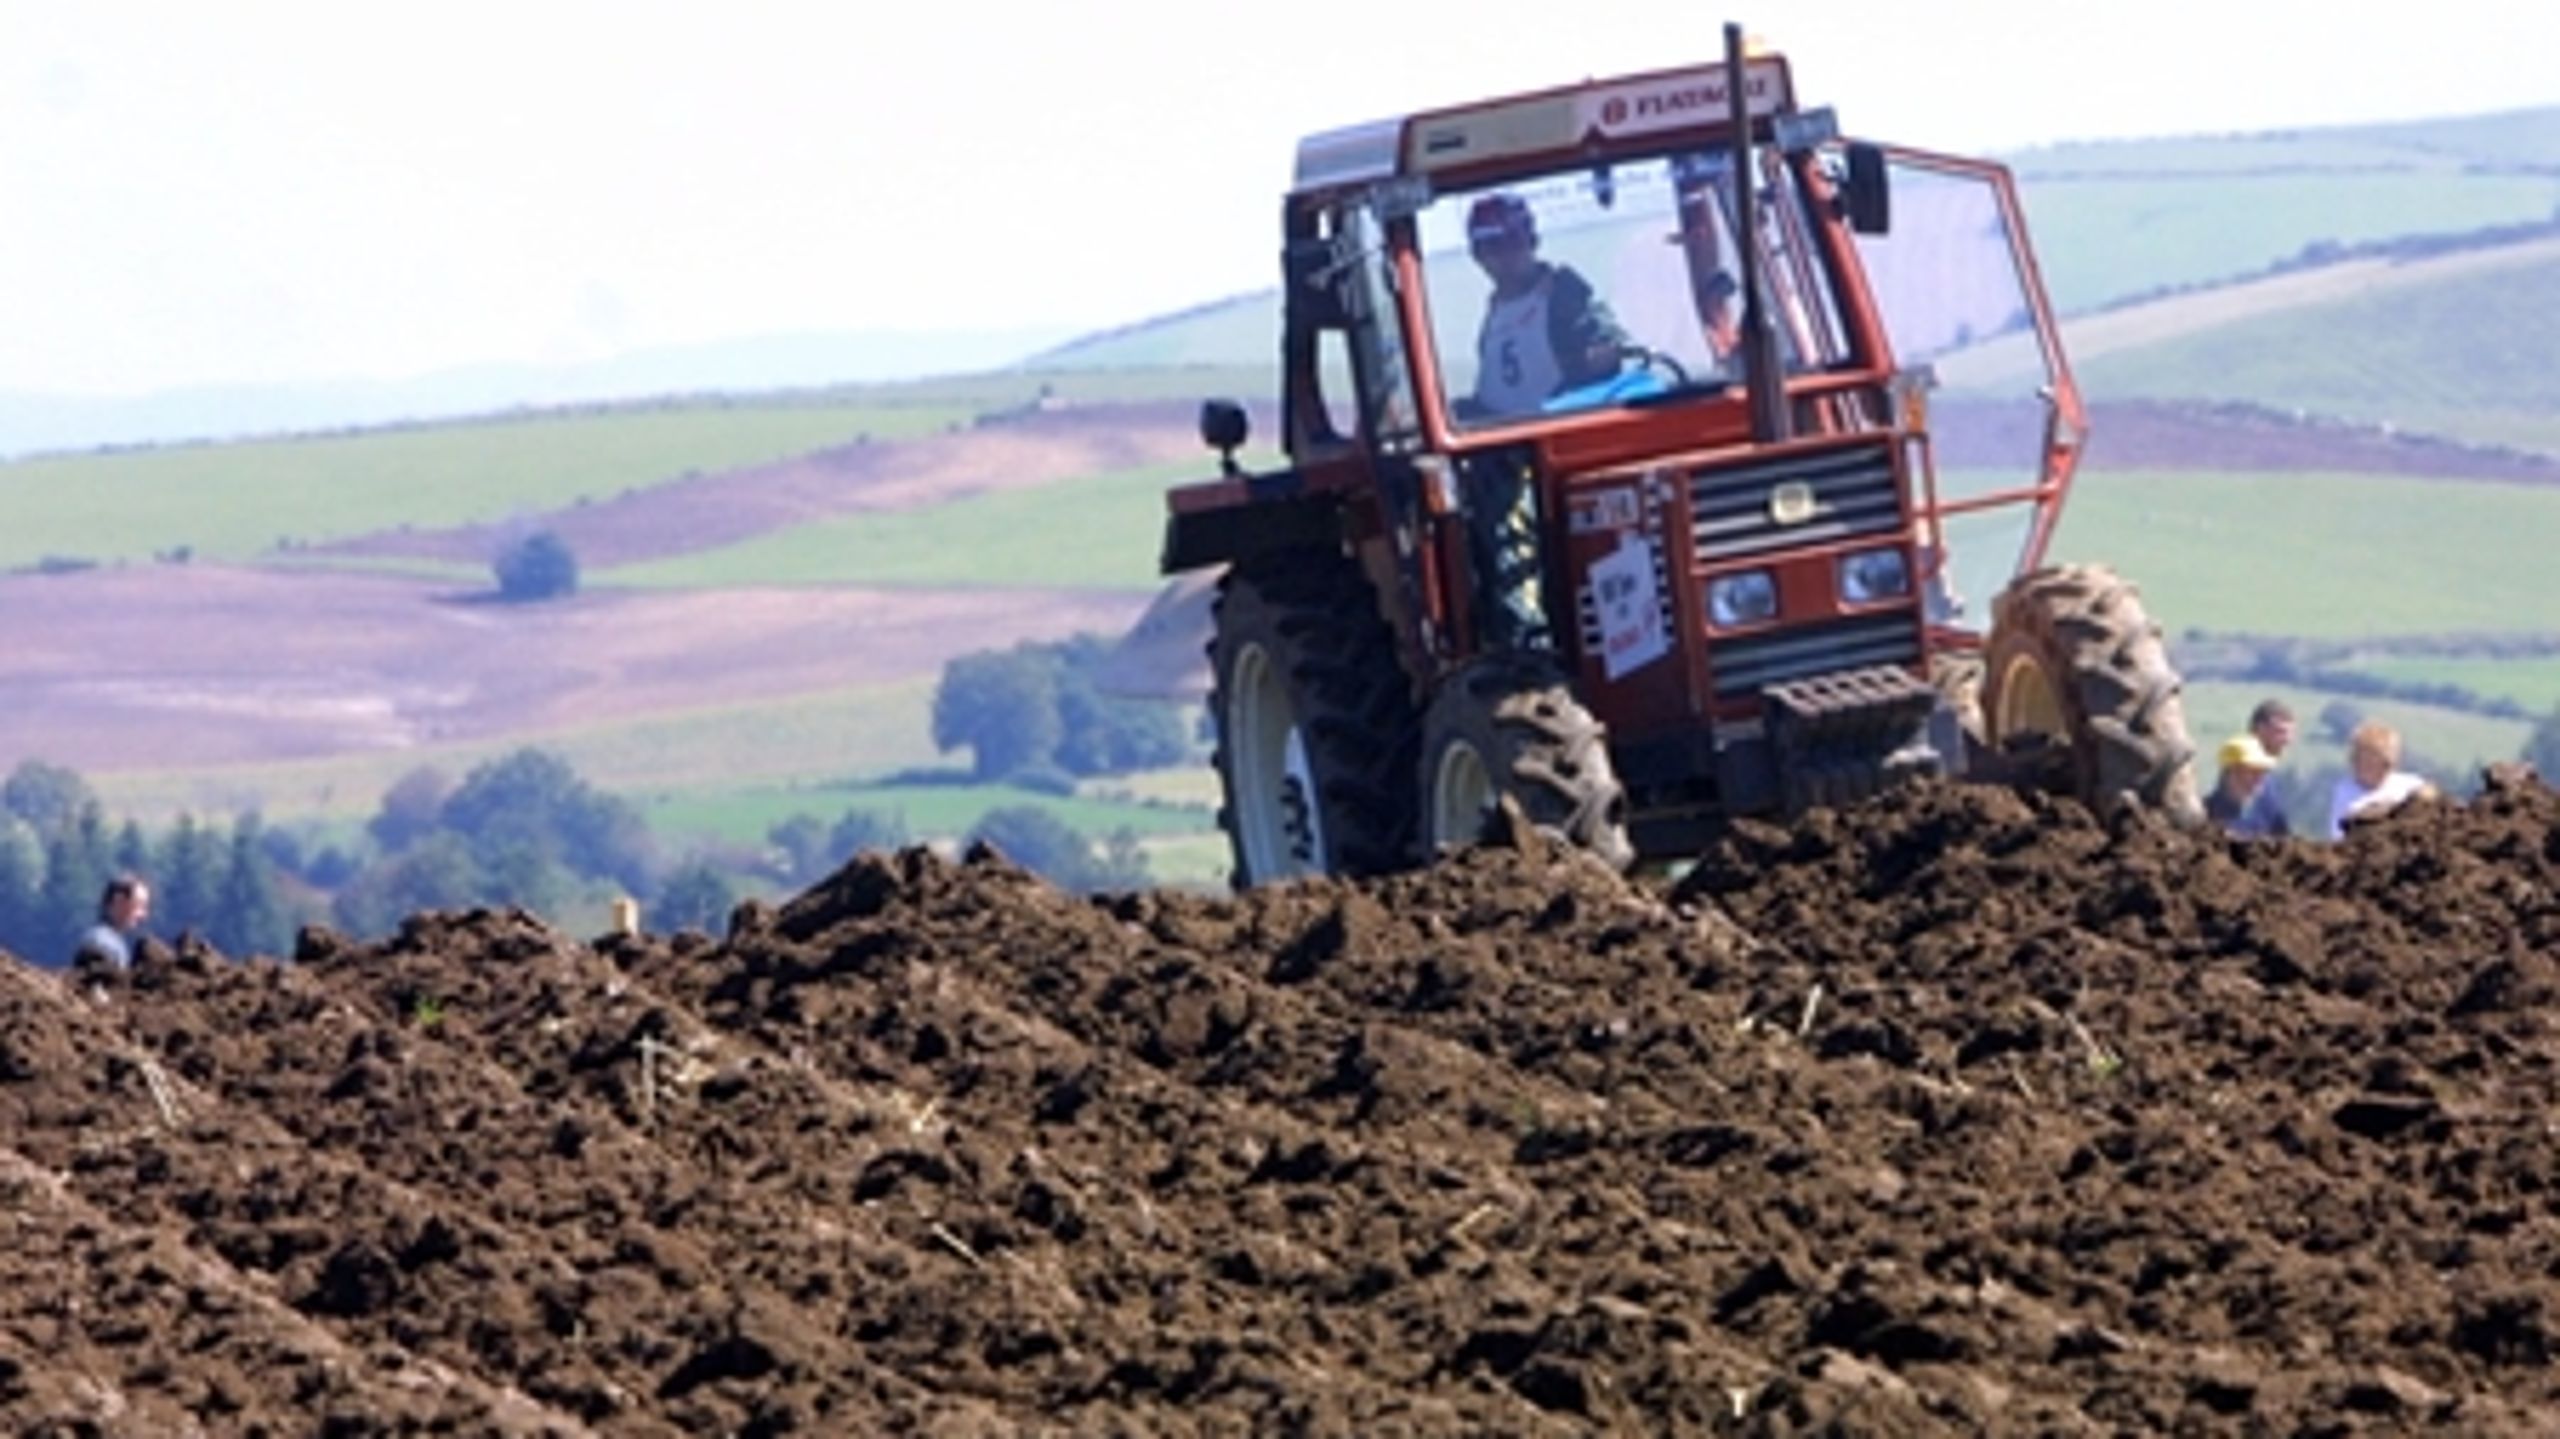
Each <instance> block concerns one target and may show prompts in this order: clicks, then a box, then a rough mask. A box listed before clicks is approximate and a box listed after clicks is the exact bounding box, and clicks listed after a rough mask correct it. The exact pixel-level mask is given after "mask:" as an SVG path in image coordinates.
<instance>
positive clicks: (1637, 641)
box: [1591, 535, 1671, 680]
mask: <svg viewBox="0 0 2560 1439" xmlns="http://www.w3.org/2000/svg"><path fill="white" fill-rule="evenodd" d="M1591 600H1592V607H1593V608H1594V609H1595V610H1597V611H1598V612H1599V615H1600V666H1601V668H1602V670H1603V671H1605V672H1606V673H1607V674H1608V676H1609V678H1610V679H1611V680H1616V679H1618V678H1620V677H1621V676H1624V675H1626V674H1629V673H1631V672H1633V671H1635V670H1640V669H1642V668H1644V667H1645V666H1646V665H1649V664H1651V663H1653V662H1654V661H1655V660H1658V659H1660V658H1662V657H1663V656H1664V655H1666V654H1669V653H1670V652H1671V636H1670V634H1669V633H1667V632H1666V631H1665V630H1664V629H1663V627H1662V591H1661V587H1660V584H1659V582H1658V580H1657V579H1656V576H1655V571H1654V566H1653V546H1651V545H1649V544H1646V543H1645V542H1644V540H1643V539H1642V538H1640V537H1638V536H1635V535H1628V536H1626V537H1625V538H1624V539H1622V540H1620V541H1619V543H1618V547H1617V548H1616V549H1614V550H1612V551H1610V552H1609V553H1608V554H1606V555H1603V556H1601V557H1600V558H1599V559H1598V560H1595V561H1593V562H1592V565H1591Z"/></svg>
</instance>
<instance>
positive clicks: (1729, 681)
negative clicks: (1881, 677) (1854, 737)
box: [1707, 614, 1920, 700]
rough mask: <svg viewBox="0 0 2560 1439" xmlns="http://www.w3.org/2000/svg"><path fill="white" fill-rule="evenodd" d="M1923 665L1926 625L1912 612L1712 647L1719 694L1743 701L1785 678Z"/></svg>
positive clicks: (1709, 648) (1831, 623)
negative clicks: (1922, 637) (1922, 635)
mask: <svg viewBox="0 0 2560 1439" xmlns="http://www.w3.org/2000/svg"><path fill="white" fill-rule="evenodd" d="M1918 663H1920V626H1919V624H1918V623H1917V622H1915V621H1914V620H1913V619H1912V617H1911V616H1910V615H1908V614H1896V615H1862V616H1860V617H1858V618H1856V619H1849V620H1830V621H1826V622H1824V623H1822V624H1818V625H1805V626H1803V627H1801V628H1798V629H1790V630H1776V631H1772V632H1770V633H1767V634H1757V635H1745V636H1743V637H1742V638H1740V639H1732V640H1718V641H1716V642H1714V643H1713V644H1710V645H1708V646H1707V664H1708V666H1709V668H1710V669H1711V670H1712V671H1713V673H1714V675H1715V685H1716V698H1717V699H1720V700H1729V699H1739V698H1741V697H1743V696H1745V695H1752V694H1757V693H1759V692H1760V691H1762V690H1765V689H1767V688H1768V687H1769V686H1771V685H1773V684H1778V683H1780V682H1782V681H1785V680H1801V679H1811V678H1813V677H1815V676H1817V675H1827V674H1832V673H1834V672H1836V671H1839V670H1855V669H1865V668H1867V667H1869V666H1872V665H1917V664H1918Z"/></svg>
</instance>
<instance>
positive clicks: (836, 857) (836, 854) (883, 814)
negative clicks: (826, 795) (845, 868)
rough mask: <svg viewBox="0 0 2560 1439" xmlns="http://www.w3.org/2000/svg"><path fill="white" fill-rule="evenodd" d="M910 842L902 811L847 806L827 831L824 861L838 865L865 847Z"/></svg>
mask: <svg viewBox="0 0 2560 1439" xmlns="http://www.w3.org/2000/svg"><path fill="white" fill-rule="evenodd" d="M913 842H914V837H913V836H912V835H910V834H909V833H908V831H907V812H906V811H905V810H902V809H899V810H876V809H849V810H846V811H845V812H844V815H843V817H842V818H840V819H838V820H837V821H836V823H835V828H833V829H831V830H828V831H827V861H828V863H829V865H830V866H833V865H839V864H842V863H844V862H845V861H846V860H849V859H851V858H853V857H854V856H855V855H857V854H860V853H861V852H862V851H864V850H866V849H883V850H886V849H899V848H902V847H904V846H906V845H908V844H911V843H913Z"/></svg>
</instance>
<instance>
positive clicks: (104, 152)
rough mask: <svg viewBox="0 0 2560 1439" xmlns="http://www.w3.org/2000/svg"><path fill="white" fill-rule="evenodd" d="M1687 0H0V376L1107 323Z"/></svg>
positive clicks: (1176, 298)
mask: <svg viewBox="0 0 2560 1439" xmlns="http://www.w3.org/2000/svg"><path fill="white" fill-rule="evenodd" d="M1761 8H1762V11H1763V12H1764V13H1759V14H1751V13H1736V15H1735V18H1739V19H1742V20H1744V21H1745V22H1747V23H1749V24H1750V25H1751V26H1752V28H1753V29H1754V31H1755V32H1757V33H1760V34H1762V35H1764V36H1765V37H1766V38H1767V39H1768V41H1769V42H1770V43H1771V44H1773V45H1774V46H1776V47H1777V48H1779V49H1780V50H1783V51H1785V52H1786V53H1787V54H1789V55H1790V56H1791V57H1792V58H1793V60H1794V62H1795V67H1796V81H1797V86H1798V89H1799V91H1800V92H1801V93H1802V94H1803V95H1804V96H1805V97H1806V98H1808V99H1810V100H1814V101H1817V102H1828V103H1832V104H1835V105H1836V106H1837V107H1838V108H1839V110H1840V113H1841V116H1842V120H1843V123H1844V125H1845V127H1846V128H1848V129H1849V130H1850V131H1851V132H1853V133H1857V134H1862V135H1870V136H1875V137H1878V138H1890V139H1895V140H1900V141H1904V142H1907V143H1911V144H1919V145H1928V146H1933V147H1937V148H1943V149H1974V150H1981V149H2015V148H2019V147H2023V146H2026V145H2031V144H2035V143H2039V142H2050V141H2055V140H2063V139H2084V138H2098V137H2110V136H2126V135H2157V134H2185V133H2197V132H2216V131H2228V130H2235V129H2264V128H2271V127H2279V126H2295V125H2312V124H2323V123H2331V122H2341V121H2353V120H2360V119H2379V118H2406V117H2414V116H2427V115H2439V114H2459V113H2473V112H2479V111H2486V110H2496V109H2507V108H2515V107H2520V106H2526V105H2540V104H2551V103H2560V70H2555V68H2554V62H2553V60H2552V58H2551V57H2552V55H2553V53H2554V48H2555V47H2554V45H2553V42H2554V41H2555V40H2560V6H2555V5H2553V4H2551V3H2549V0H2431V3H2427V4H2423V5H2415V6H2412V5H2400V4H2394V5H2383V4H2379V3H2359V0H2327V3H2313V0H2221V3H2215V4H2198V3H2192V0H2142V3H2133V0H2112V3H2104V4H2083V3H2065V0H2031V3H2017V0H1980V3H1965V0H1930V3H1911V0H1895V2H1894V3H1864V0H1826V3H1820V4H1815V3H1807V0H1795V3H1791V4H1786V5H1778V4H1775V3H1770V4H1765V5H1763V6H1762V7H1761ZM1722 18H1723V17H1722V15H1721V14H1720V13H1719V12H1718V11H1717V10H1715V9H1713V8H1708V7H1699V6H1694V5H1687V4H1678V3H1669V0H1656V3H1645V4H1636V3H1625V0H1558V3H1549V4H1518V3H1500V0H1497V3H1480V4H1464V5H1461V4H1446V3H1425V0H1402V3H1400V0H1270V3H1264V4H1256V5H1253V6H1250V7H1244V6H1235V5H1226V4H1218V3H1214V0H1209V3H1198V4H1172V3H1144V0H1084V3H1072V0H1070V3H1045V4H1013V3H985V0H974V3H973V0H862V3H858V4H855V3H832V4H829V3H819V0H798V3H787V4H786V3H756V0H730V3H720V4H713V3H708V0H705V3H699V4H669V3H647V0H613V3H606V0H594V3H587V0H575V3H572V0H508V3H503V4H499V3H481V0H436V3H433V4H409V3H399V0H362V3H355V4H348V3H344V0H337V3H325V4H323V3H308V4H306V3H282V0H269V3H261V0H163V3H148V0H125V3H117V0H0V326H5V336H6V339H5V343H0V389H18V390H43V391H54V392H66V393H68V392H81V393H130V392H138V391H143V390H148V389H154V388H159V387H164V386H170V385H176V384H192V383H202V382H219V381H253V382H264V381H284V380H308V379H323V378H338V377H353V376H366V377H395V376H403V375H409V374H416V373H420V372H424V371H428V370H433V369H438V368H442V367H446V366H452V365H460V364H468V363H474V362H481V361H500V360H514V361H557V360H572V359H589V358H595V357H599V356H602V355H607V354H611V353H614V352H616V351H620V350H626V349H631V348H639V347H650V346H658V345H666V344H678V343H687V342H693V341H701V340H713V339H722V338H729V337H736V336H744V335H754V334H762V333H768V332H779V331H819V330H841V329H862V328H937V329H939V328H954V327H958V328H1007V327H1016V326H1073V327H1079V328H1082V327H1093V326H1101V325H1108V324H1116V323H1121V322H1125V321H1128V320H1133V319H1138V318H1143V317H1145V316H1148V315H1151V314H1155V313H1159V312H1162V311H1165V310H1170V309H1177V308H1180V307H1182V306H1185V305H1189V304H1194V303H1197V302H1200V301H1203V300H1208V299H1213V298H1217V297H1219V296H1222V295H1226V294H1230V293H1233V292H1236V291H1239V290H1245V289H1251V288H1256V287H1260V286H1263V285H1267V284H1269V283H1270V281H1271V277H1272V273H1273V268H1274V261H1273V253H1274V250H1275V247H1276V244H1277V214H1278V200H1277V197H1278V194H1279V192H1280V191H1281V189H1282V188H1283V187H1284V186H1285V184H1286V181H1287V176H1288V169H1289V164H1290V158H1291V155H1292V152H1293V147H1294V144H1295V141H1296V139H1297V137H1298V136H1299V135H1300V134H1302V133H1304V132H1306V131H1309V130H1314V129H1322V128H1327V127H1330V126H1333V125H1337V124H1344V123H1349V122H1353V121H1359V120H1367V119H1373V118H1378V117H1381V116H1384V115H1388V114H1392V113H1397V112H1401V111H1404V110H1410V109H1417V108H1423V107H1426V106H1430V105H1435V104H1445V103H1450V102H1455V101H1461V100H1466V99H1471V98H1476V97H1479V96H1483V95H1490V94H1497V93H1502V92H1505V91H1510V90H1518V89H1531V88H1539V87H1543V86H1546V85H1550V84H1554V83H1557V82H1560V81H1564V80H1570V79H1575V78H1579V77H1581V76H1583V75H1590V74H1610V73H1615V72H1620V71H1626V70H1636V69H1648V68H1661V67H1666V66H1671V65H1678V64H1685V63H1691V62H1694V61H1700V60H1706V59H1710V58H1713V56H1714V55H1715V53H1716V51H1717V47H1718V45H1719V33H1720V30H1719V27H1720V23H1721V19H1722Z"/></svg>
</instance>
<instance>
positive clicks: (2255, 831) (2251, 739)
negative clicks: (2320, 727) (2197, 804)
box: [2204, 734, 2293, 839]
mask: <svg viewBox="0 0 2560 1439" xmlns="http://www.w3.org/2000/svg"><path fill="white" fill-rule="evenodd" d="M2219 758H2220V759H2221V761H2222V773H2221V776H2220V777H2219V778H2218V779H2217V780H2216V781H2215V782H2214V786H2213V793H2212V794H2210V795H2207V796H2206V797H2205V802H2204V814H2205V818H2207V819H2209V820H2212V821H2213V822H2214V823H2215V824H2218V825H2220V826H2222V827H2223V829H2224V830H2225V831H2227V832H2229V833H2231V834H2234V835H2238V836H2240V837H2242V838H2245V839H2263V838H2271V837H2282V836H2284V835H2289V834H2291V833H2293V826H2292V825H2290V824H2288V823H2286V821H2285V816H2284V808H2283V806H2281V805H2279V804H2278V803H2276V792H2275V786H2273V785H2270V784H2268V783H2267V776H2268V775H2269V774H2272V773H2273V772H2274V771H2275V767H2276V757H2275V756H2274V755H2271V754H2269V753H2267V747H2266V746H2265V745H2263V744H2261V743H2259V741H2258V737H2257V736H2256V735H2254V734H2243V735H2234V736H2232V737H2231V738H2230V739H2228V740H2225V741H2224V742H2223V745H2222V751H2221V754H2220V756H2219Z"/></svg>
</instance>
